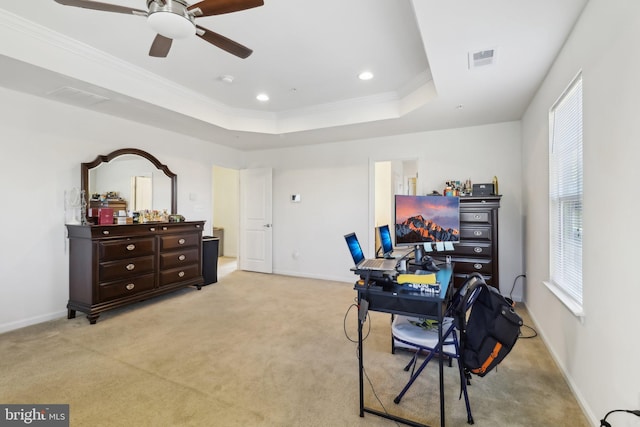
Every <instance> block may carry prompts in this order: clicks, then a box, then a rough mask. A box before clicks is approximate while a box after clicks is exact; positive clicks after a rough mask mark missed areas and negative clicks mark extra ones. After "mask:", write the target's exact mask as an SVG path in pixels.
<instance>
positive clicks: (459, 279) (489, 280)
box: [453, 273, 495, 289]
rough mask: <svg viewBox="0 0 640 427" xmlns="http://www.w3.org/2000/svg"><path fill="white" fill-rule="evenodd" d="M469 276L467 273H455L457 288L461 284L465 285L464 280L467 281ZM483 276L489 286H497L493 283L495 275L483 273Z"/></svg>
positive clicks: (454, 281)
mask: <svg viewBox="0 0 640 427" xmlns="http://www.w3.org/2000/svg"><path fill="white" fill-rule="evenodd" d="M468 278H469V274H465V273H454V274H453V286H454V287H455V288H456V289H457V288H459V287H460V286H462V285H464V282H466V281H467V279H468ZM482 278H483V279H484V281H485V283H486V284H487V285H489V286H495V285H494V284H493V276H491V275H486V274H483V275H482Z"/></svg>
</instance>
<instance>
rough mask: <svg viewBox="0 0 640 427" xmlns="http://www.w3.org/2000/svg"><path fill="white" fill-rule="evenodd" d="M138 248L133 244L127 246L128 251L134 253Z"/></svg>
mask: <svg viewBox="0 0 640 427" xmlns="http://www.w3.org/2000/svg"><path fill="white" fill-rule="evenodd" d="M135 248H136V245H134V244H133V243H131V244H130V245H127V250H128V251H132V250H134V249H135Z"/></svg>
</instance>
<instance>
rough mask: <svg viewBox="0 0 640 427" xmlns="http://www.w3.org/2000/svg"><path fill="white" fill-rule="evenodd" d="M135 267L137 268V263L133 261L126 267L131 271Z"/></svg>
mask: <svg viewBox="0 0 640 427" xmlns="http://www.w3.org/2000/svg"><path fill="white" fill-rule="evenodd" d="M134 268H136V265H135V264H133V263H131V264H127V267H126V269H127V270H129V271H131V270H133V269H134Z"/></svg>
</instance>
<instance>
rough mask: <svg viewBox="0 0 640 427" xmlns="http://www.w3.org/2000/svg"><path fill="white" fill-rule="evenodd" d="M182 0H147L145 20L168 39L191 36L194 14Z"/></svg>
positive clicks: (194, 27) (193, 31)
mask: <svg viewBox="0 0 640 427" xmlns="http://www.w3.org/2000/svg"><path fill="white" fill-rule="evenodd" d="M187 6H188V5H187V3H186V2H185V1H183V0H147V7H148V8H149V15H148V18H147V22H148V23H149V26H151V28H153V30H154V31H156V32H157V33H158V34H160V35H162V36H164V37H168V38H170V39H180V38H185V37H189V36H193V35H194V34H195V33H196V24H195V18H194V16H193V15H192V14H191V13H190V12H189V11H188V10H187Z"/></svg>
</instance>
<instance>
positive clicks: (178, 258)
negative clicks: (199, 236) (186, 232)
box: [160, 248, 200, 270]
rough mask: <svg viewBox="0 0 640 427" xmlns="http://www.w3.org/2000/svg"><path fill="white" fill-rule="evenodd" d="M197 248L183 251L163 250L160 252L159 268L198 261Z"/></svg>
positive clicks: (164, 268) (163, 268)
mask: <svg viewBox="0 0 640 427" xmlns="http://www.w3.org/2000/svg"><path fill="white" fill-rule="evenodd" d="M199 252H200V251H199V250H198V248H190V249H185V250H183V251H172V252H163V253H161V254H160V269H161V270H166V269H169V268H174V267H180V266H182V265H188V264H193V263H199V261H200V258H198V253H199Z"/></svg>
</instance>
